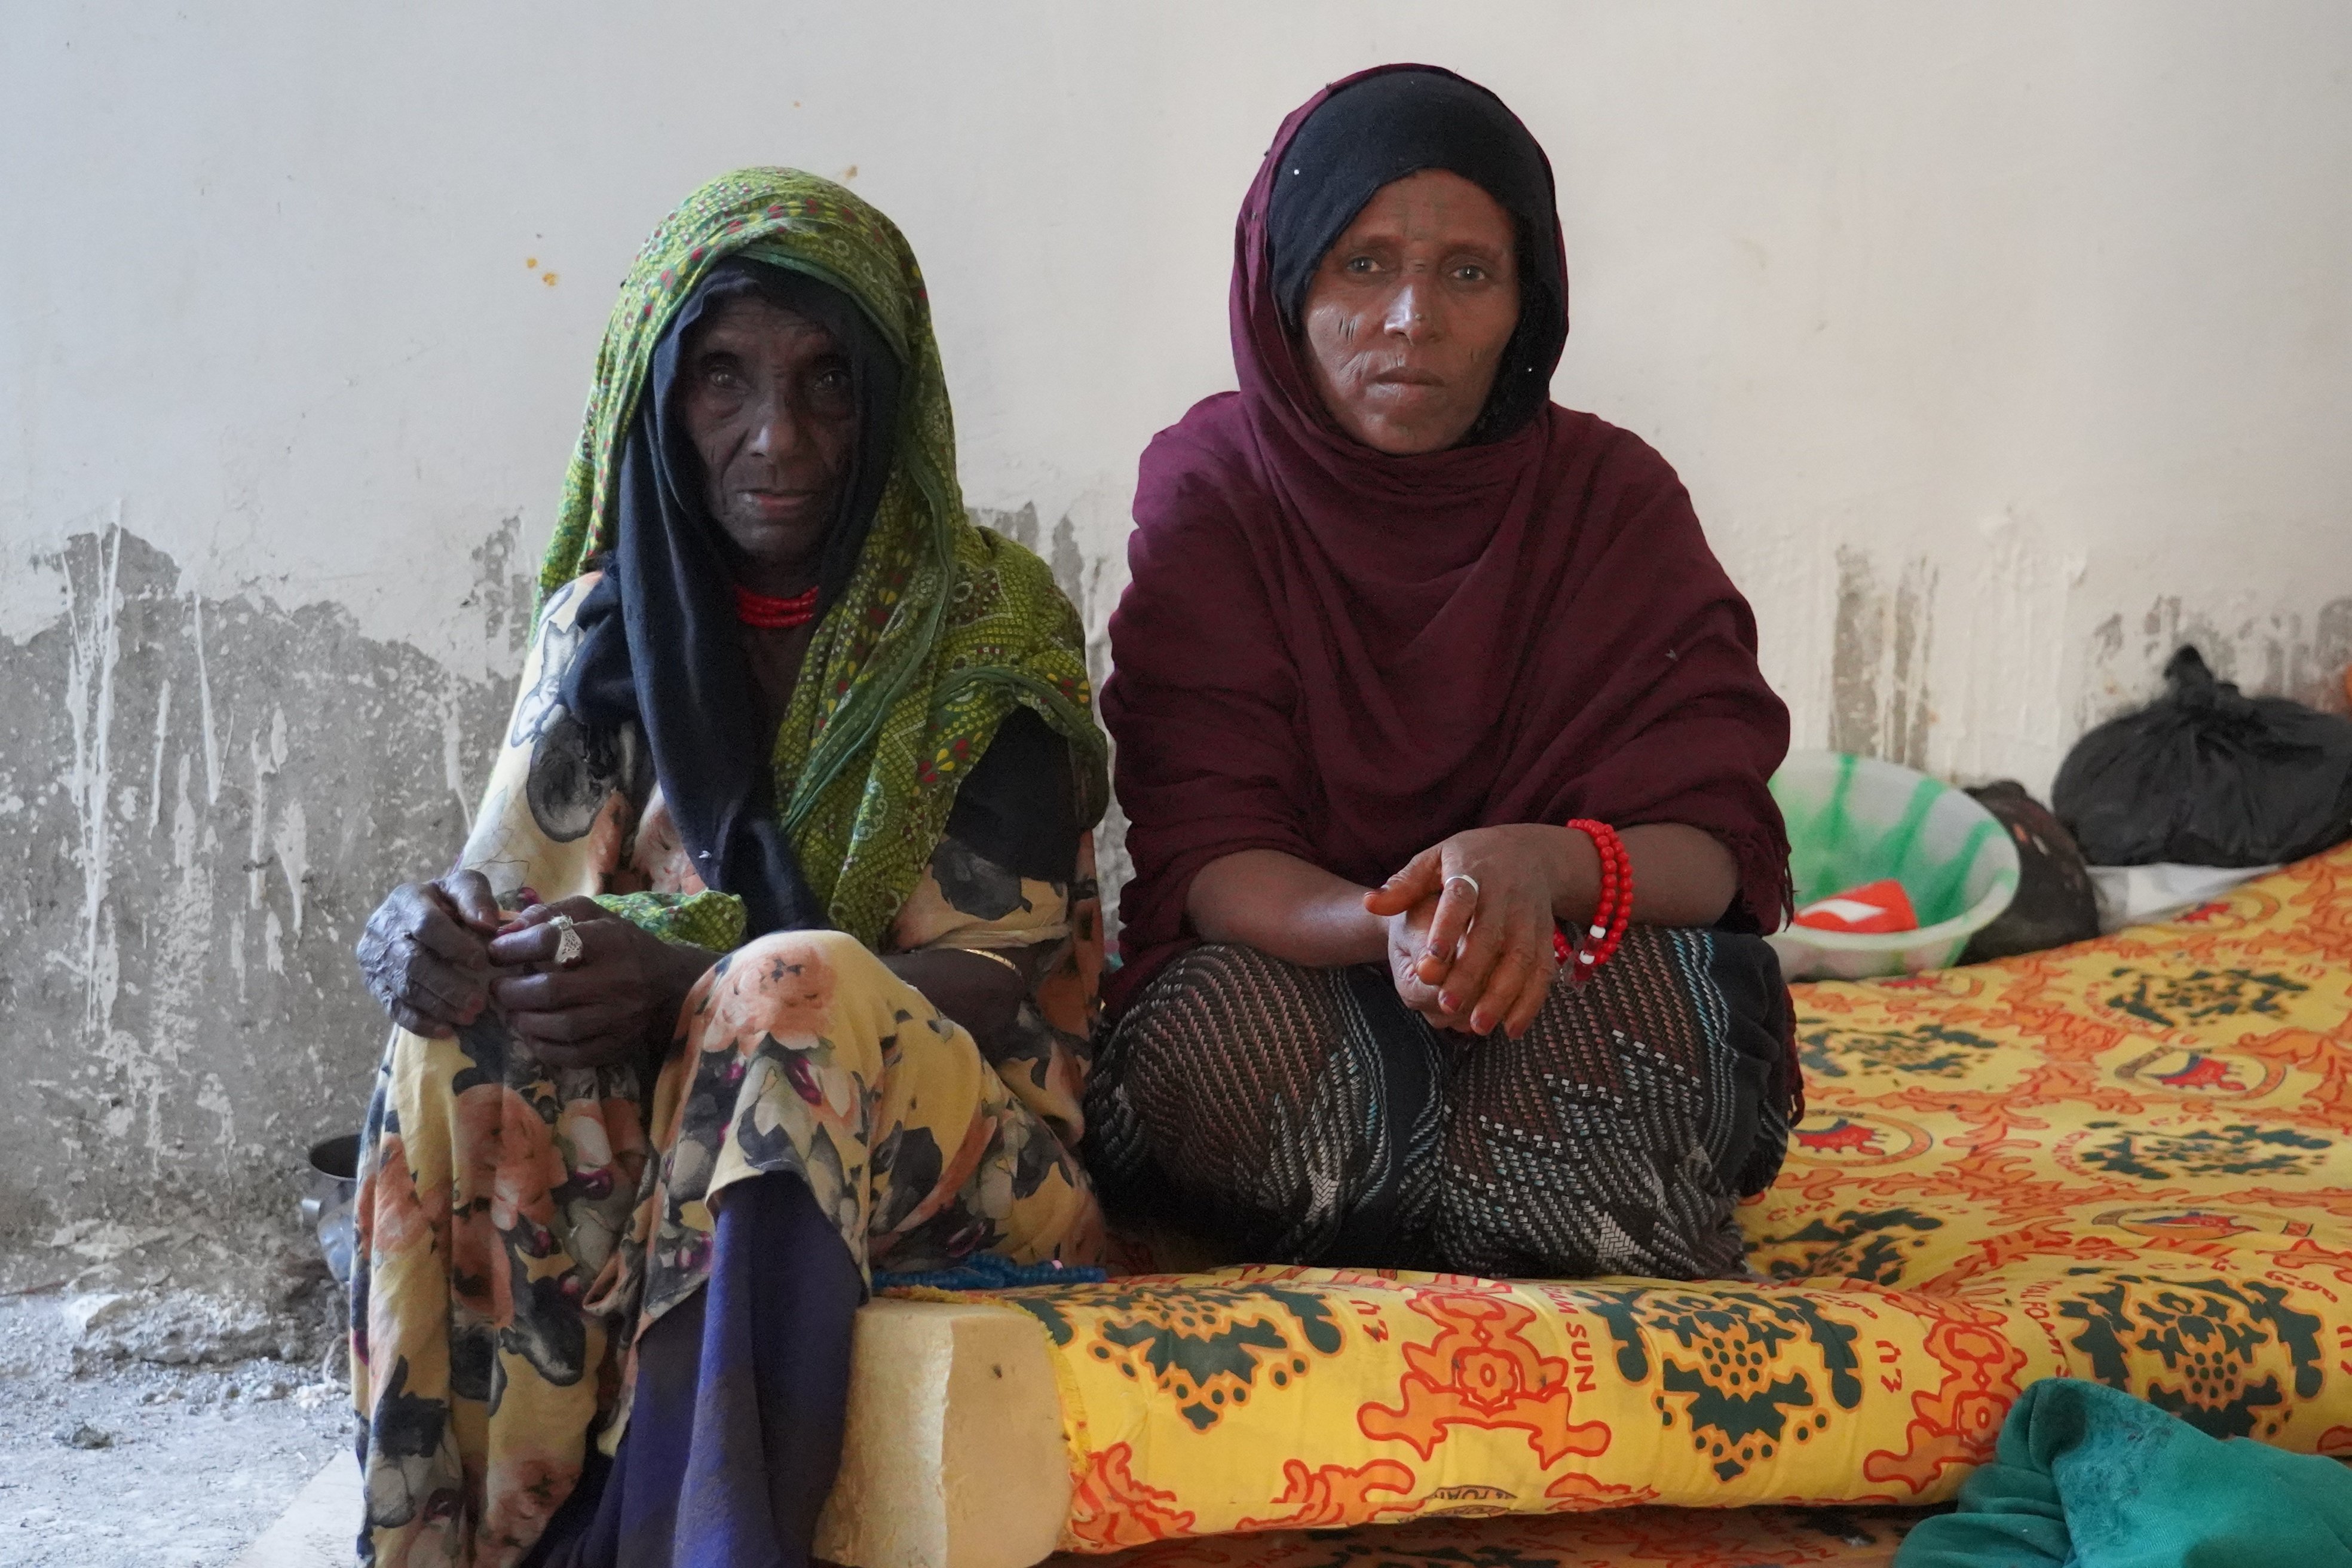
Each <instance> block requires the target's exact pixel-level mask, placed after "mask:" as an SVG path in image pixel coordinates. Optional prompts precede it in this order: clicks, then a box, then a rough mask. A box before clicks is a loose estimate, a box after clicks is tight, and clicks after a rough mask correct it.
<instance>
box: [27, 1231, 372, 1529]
mask: <svg viewBox="0 0 2352 1568" xmlns="http://www.w3.org/2000/svg"><path fill="white" fill-rule="evenodd" d="M174 1234H176V1235H182V1236H184V1235H185V1232H184V1231H176V1232H175V1233H174ZM77 1244H79V1245H80V1246H81V1247H82V1250H80V1251H79V1252H77V1251H75V1250H74V1247H75V1246H76V1245H77ZM219 1245H221V1246H223V1247H226V1248H227V1249H228V1250H230V1251H232V1252H234V1253H235V1254H236V1256H235V1257H233V1258H211V1257H209V1256H208V1254H209V1252H210V1247H209V1246H198V1247H193V1248H192V1247H189V1246H187V1245H185V1244H176V1243H172V1242H169V1241H167V1240H166V1239H163V1238H152V1239H149V1240H146V1241H140V1240H138V1239H137V1236H136V1234H133V1235H131V1237H130V1239H129V1240H128V1241H127V1242H126V1240H125V1238H124V1237H123V1236H122V1235H116V1236H113V1237H109V1238H107V1239H106V1240H104V1241H101V1242H100V1244H98V1245H96V1246H92V1245H90V1238H89V1235H88V1234H84V1235H82V1236H80V1237H75V1238H73V1239H72V1240H70V1241H68V1243H66V1244H65V1245H54V1244H53V1238H50V1237H43V1238H41V1239H39V1240H37V1241H31V1242H26V1241H23V1240H21V1239H20V1241H19V1243H18V1244H17V1245H16V1246H14V1247H5V1248H0V1563H5V1564H7V1565H8V1568H117V1565H121V1568H130V1565H131V1564H137V1565H139V1568H225V1565H226V1564H228V1563H231V1562H233V1561H235V1560H236V1558H237V1556H238V1554H239V1553H240V1552H243V1551H244V1550H245V1549H246V1548H247V1546H248V1545H250V1544H251V1543H252V1542H254V1540H255V1538H256V1537H257V1536H259V1535H260V1534H261V1533H262V1531H264V1530H265V1529H266V1528H268V1526H269V1525H270V1522H271V1521H273V1520H276V1519H277V1518H278V1516H279V1515H280V1514H281V1513H283V1512H284V1511H285V1510H286V1509H287V1507H288V1505H289V1503H290V1502H292V1501H293V1500H294V1499H295V1497H296V1495H297V1494H298V1493H299V1492H300V1491H301V1489H302V1488H303V1487H304V1485H305V1484H306V1483H308V1482H309V1481H310V1479H312V1478H313V1477H315V1476H317V1475H318V1474H319V1473H320V1469H321V1468H322V1467H324V1466H325V1465H326V1464H327V1462H328V1460H329V1459H331V1458H335V1457H336V1456H337V1455H338V1454H339V1453H341V1454H347V1453H348V1452H349V1449H350V1431H351V1416H350V1414H349V1408H348V1405H347V1399H346V1394H345V1392H344V1387H343V1384H342V1382H341V1368H340V1365H334V1366H328V1365H324V1364H322V1363H324V1362H325V1361H326V1360H327V1344H326V1343H322V1339H323V1340H324V1341H326V1342H331V1340H332V1339H333V1338H334V1335H333V1332H332V1326H331V1324H332V1295H331V1294H321V1293H320V1292H319V1291H318V1290H317V1289H316V1287H317V1286H318V1285H319V1284H320V1282H321V1281H323V1282H324V1283H325V1286H326V1291H327V1292H328V1293H331V1292H332V1291H333V1287H332V1282H331V1281H325V1280H324V1270H323V1268H320V1269H318V1270H317V1271H316V1278H315V1279H314V1278H311V1277H310V1264H309V1261H308V1260H307V1259H305V1258H302V1257H301V1256H300V1255H299V1252H294V1253H273V1252H272V1249H271V1247H270V1246H269V1245H268V1242H267V1241H266V1240H265V1241H264V1242H262V1243H260V1244H259V1245H256V1244H255V1243H254V1242H253V1239H252V1238H240V1239H239V1240H237V1241H236V1242H223V1243H220V1244H219ZM93 1253H102V1254H105V1255H106V1256H103V1257H98V1258H93V1256H92V1254H93ZM198 1286H209V1287H212V1289H209V1290H206V1289H196V1287H198ZM93 1310H96V1311H97V1315H98V1321H85V1320H86V1319H88V1318H89V1314H90V1313H91V1312H92V1311H93ZM257 1352H258V1353H257ZM150 1356H164V1357H171V1358H173V1360H170V1361H159V1360H153V1359H146V1358H147V1357H150ZM351 1518H352V1519H353V1520H355V1519H356V1512H355V1511H353V1512H352V1515H351ZM342 1528H343V1530H344V1531H345V1534H346V1539H347V1540H348V1537H349V1533H350V1531H351V1530H352V1528H353V1526H352V1524H351V1523H350V1522H348V1521H347V1522H346V1524H345V1525H344V1526H343V1527H342ZM344 1560H346V1559H345V1558H321V1559H316V1560H315V1561H319V1562H338V1561H344Z"/></svg>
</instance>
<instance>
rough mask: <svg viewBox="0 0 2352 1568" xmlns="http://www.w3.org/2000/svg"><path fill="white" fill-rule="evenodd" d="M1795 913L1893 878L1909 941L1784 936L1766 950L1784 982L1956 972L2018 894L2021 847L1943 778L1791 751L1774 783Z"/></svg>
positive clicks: (1897, 934)
mask: <svg viewBox="0 0 2352 1568" xmlns="http://www.w3.org/2000/svg"><path fill="white" fill-rule="evenodd" d="M1772 798H1773V799H1774V800H1776V801H1778V802H1780V815H1781V816H1784V817H1786V818H1787V819H1788V824H1789V873H1790V878H1791V879H1793V880H1794V881H1795V883H1796V887H1797V903H1798V906H1799V907H1800V908H1802V907H1803V906H1804V905H1806V904H1810V903H1811V902H1813V901H1814V900H1817V899H1826V898H1828V897H1829V896H1830V895H1831V894H1832V893H1842V892H1843V891H1845V890H1846V889H1849V888H1858V887H1860V886H1862V885H1863V884H1864V883H1865V882H1875V881H1877V880H1879V879H1881V878H1885V877H1892V878H1894V879H1895V880H1896V881H1898V882H1900V883H1902V884H1903V890H1904V892H1906V894H1908V895H1910V899H1911V907H1912V909H1913V910H1914V911H1916V913H1917V915H1918V917H1919V929H1918V930H1916V931H1881V932H1874V933H1849V932H1844V931H1813V930H1811V929H1809V928H1804V927H1799V926H1790V927H1789V928H1788V929H1786V930H1784V931H1780V932H1779V933H1778V934H1777V935H1774V936H1772V937H1770V938H1769V939H1768V940H1769V941H1770V942H1771V943H1772V946H1773V948H1774V950H1775V951H1777V952H1779V953H1780V973H1782V974H1784V975H1786V976H1787V977H1788V978H1790V980H1867V979H1871V978H1873V977H1874V976H1877V975H1885V974H1916V973H1920V972H1922V971H1924V970H1929V969H1945V968H1948V967H1950V966H1951V965H1952V964H1953V963H1956V962H1957V961H1958V958H1959V956H1960V952H1961V950H1962V949H1964V948H1966V947H1967V946H1968V945H1969V938H1970V937H1971V936H1974V935H1975V934H1976V933H1977V932H1978V931H1980V930H1982V929H1983V928H1984V927H1985V926H1987V925H1989V924H1990V923H1991V921H1993V920H1994V918H1995V917H1997V916H1998V915H1999V914H2000V912H2001V910H2005V909H2007V908H2009V901H2010V900H2011V899H2013V898H2015V897H2016V896H2017V873H2018V866H2017V846H2016V844H2015V843H2014V842H2012V841H2011V838H2010V837H2009V835H2008V834H2007V833H2006V832H2004V831H2002V829H2001V826H2000V823H1999V822H1997V821H1995V820H1994V819H1993V816H1992V813H1990V812H1989V811H1987V810H1986V809H1985V808H1984V807H1983V806H1981V805H1978V804H1977V803H1976V802H1975V801H1974V800H1972V799H1970V798H1969V795H1967V794H1966V793H1965V792H1963V791H1960V790H1957V789H1954V788H1953V787H1952V786H1951V785H1949V784H1945V783H1943V782H1942V781H1941V780H1939V779H1932V778H1929V777H1928V776H1927V774H1925V773H1915V772H1914V771H1912V770H1911V769H1909V768H1906V767H1904V766H1902V765H1901V764H1899V763H1885V762H1880V761H1879V760H1878V759H1876V758H1874V757H1857V756H1854V755H1853V754H1852V753H1850V752H1790V753H1789V759H1788V761H1787V762H1785V763H1781V764H1780V772H1779V773H1774V774H1773V775H1772Z"/></svg>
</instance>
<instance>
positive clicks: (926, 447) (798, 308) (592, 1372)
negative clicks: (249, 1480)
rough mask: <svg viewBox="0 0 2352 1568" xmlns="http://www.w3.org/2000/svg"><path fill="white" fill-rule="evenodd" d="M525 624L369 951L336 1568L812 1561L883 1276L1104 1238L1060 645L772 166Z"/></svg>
mask: <svg viewBox="0 0 2352 1568" xmlns="http://www.w3.org/2000/svg"><path fill="white" fill-rule="evenodd" d="M1104 763H1105V757H1104V743H1103V741H1102V739H1101V736H1100V733H1099V731H1097V728H1096V725H1095V722H1094V716H1093V713H1092V710H1091V708H1090V698H1089V693H1088V689H1087V678H1086V666H1085V659H1084V656H1083V653H1082V645H1081V635H1080V630H1079V626H1078V624H1077V618H1076V616H1075V614H1074V613H1073V612H1072V611H1071V608H1070V606H1069V605H1068V603H1067V601H1066V600H1065V599H1064V598H1063V597H1062V596H1061V595H1060V594H1059V593H1058V592H1057V591H1056V589H1055V586H1054V584H1053V581H1052V579H1051V577H1050V576H1049V575H1048V574H1047V573H1046V572H1045V568H1044V567H1043V566H1042V565H1041V564H1040V563H1038V562H1037V560H1036V559H1035V558H1034V556H1032V555H1030V554H1028V553H1026V552H1024V551H1022V550H1021V549H1020V548H1019V547H1018V546H1016V545H1013V544H1012V543H1010V542H1006V541H1004V540H1002V539H999V538H997V537H995V536H993V535H991V534H988V533H984V532H982V531H980V530H978V529H976V528H974V527H973V526H972V525H971V523H970V522H969V521H967V520H966V518H965V516H964V512H963V508H962V503H961V497H960V495H959V492H958V489H957V485H956V476H955V456H954V445H953V433H952V430H951V427H950V419H949V413H948V398H947V390H946V385H945V383H944V380H943V377H942V375H941V372H940V359H939V352H938V349H937V347H936V345H935V344H934V342H933V341H932V335H931V326H930V318H929V306H928V302H927V300H926V297H925V294H924V290H923V283H922V277H921V273H920V271H919V269H918V268H917V267H916V264H915V258H914V256H913V254H912V253H911V252H910V251H909V249H908V246H907V243H906V241H905V239H904V238H903V237H901V236H900V235H899V233H898V230H897V228H895V227H894V226H892V225H891V223H890V222H889V220H888V219H887V218H885V217H884V216H882V215H881V214H879V213H877V212H876V211H875V210H874V209H873V208H872V207H870V206H868V205H866V204H865V203H864V202H862V201H860V200H859V199H858V198H857V197H856V196H854V195H850V194H849V193H848V192H847V191H845V190H844V189H842V188H841V187H839V186H837V185H835V184H831V183H829V182H827V181H824V180H821V179H817V178H814V177H813V176H811V175H807V174H798V173H794V172H793V171H789V170H778V169H766V170H745V171H742V172H740V173H737V174H730V175H728V176H726V177H724V178H722V179H720V180H718V181H715V182H713V183H712V184H709V185H708V186H706V187H704V188H703V189H702V190H700V191H698V192H697V193H696V194H695V195H693V196H692V197H691V198H689V199H688V202H687V203H686V205H684V206H682V207H680V208H679V209H678V210H677V212H676V213H674V214H672V215H671V216H669V217H668V218H667V219H666V220H665V221H664V222H663V223H662V225H661V226H659V227H658V228H656V230H655V231H654V233H653V237H651V238H650V239H649V240H648V241H647V242H646V247H645V249H644V251H643V252H642V253H641V254H640V255H639V257H638V258H637V263H636V266H635V268H634V269H633V270H632V272H631V273H630V276H629V279H628V281H627V282H626V283H625V285H624V287H623V289H622V293H621V299H620V302H619V304H618V305H617V306H616V307H615V309H614V313H613V317H612V321H611V322H610V324H609V325H608V326H607V327H606V329H605V333H604V346H603V349H602V350H601V352H600V353H599V354H598V357H597V379H596V385H595V391H594V394H593V397H592V398H591V400H590V403H589V407H588V416H587V424H586V430H585V432H584V434H583V437H582V440H581V445H580V448H579V450H578V453H577V455H576V456H575V457H574V458H573V460H572V468H571V473H570V476H569V479H568V482H567V484H566V487H565V493H564V501H563V509H562V515H561V517H560V518H559V520H558V521H557V525H556V530H555V536H554V541H553V542H552V543H551V545H550V547H549V550H548V554H547V561H546V566H545V569H544V571H543V572H542V573H541V607H540V615H539V626H538V631H537V636H536V638H535V640H534V643H533V646H532V648H531V651H530V657H529V658H528V660H527V662H526V665H525V668H524V672H523V678H522V689H521V694H520V698H519V699H518V700H517V702H516V704H515V709H514V714H513V717H512V719H511V721H509V724H508V726H507V730H506V733H505V738H504V747H503V750H502V752H501V754H500V755H499V759H498V762H497V763H496V765H495V767H494V768H493V771H492V773H491V778H490V783H489V788H488V798H487V801H486V803H485V804H484V805H483V807H482V810H481V812H480V814H479V815H478V817H477V819H476V822H475V826H474V829H473V832H472V834H471V836H470V837H468V839H467V844H466V847H465V850H464V852H463V854H462V855H461V856H460V858H459V859H458V862H457V869H456V870H454V871H453V872H452V873H451V874H449V875H448V876H446V877H444V878H442V879H439V880H438V881H436V882H433V883H428V884H422V885H417V886H411V887H404V888H401V889H395V890H394V892H393V893H392V895H391V896H390V897H389V898H387V899H386V900H385V901H384V903H383V907H382V908H381V909H380V910H377V912H376V914H375V916H374V918H373V920H372V921H371V922H370V924H369V927H368V931H367V933H366V935H365V936H364V937H363V938H362V941H361V944H360V958H361V963H362V969H363V970H364V971H365V973H366V974H367V976H368V979H369V983H370V985H371V987H372V989H373V991H374V993H375V994H376V995H377V996H378V997H379V998H380V999H381V1000H382V1001H383V1005H384V1006H385V1008H386V1010H387V1012H388V1013H389V1014H390V1015H391V1016H392V1018H393V1021H394V1024H395V1025H397V1026H398V1030H397V1032H396V1033H395V1034H394V1037H393V1042H392V1045H391V1047H390V1049H389V1050H388V1051H387V1053H386V1055H385V1058H384V1062H383V1069H382V1071H381V1073H380V1075H379V1078H378V1082H377V1088H376V1092H375V1098H374V1101H373V1106H372V1108H371V1110H370V1112H369V1116H368V1121H367V1132H366V1139H365V1144H364V1150H363V1153H362V1163H361V1191H360V1197H359V1206H358V1214H359V1225H360V1245H359V1247H358V1259H357V1262H356V1265H355V1279H354V1281H353V1290H352V1349H353V1356H352V1383H353V1389H354V1394H355V1397H356V1401H357V1404H358V1406H359V1409H360V1412H361V1414H362V1417H363V1423H364V1424H363V1428H362V1436H361V1439H360V1445H361V1457H362V1465H363V1468H364V1471H365V1480H366V1492H367V1518H366V1521H365V1526H364V1528H363V1530H362V1532H361V1542H362V1556H363V1557H365V1558H366V1559H367V1560H368V1561H371V1562H373V1563H379V1564H384V1565H386V1568H391V1565H398V1564H408V1563H426V1562H430V1563H482V1564H499V1565H503V1564H507V1563H516V1562H519V1561H523V1560H525V1559H526V1558H528V1560H530V1561H531V1562H533V1563H565V1564H582V1565H584V1564H591V1563H619V1562H623V1561H626V1562H628V1563H667V1562H673V1561H675V1562H678V1563H687V1562H693V1563H701V1562H706V1561H708V1562H721V1561H724V1562H742V1563H804V1562H805V1561H806V1560H807V1558H808V1553H809V1550H810V1544H811V1540H812V1537H813V1534H814V1526H815V1519H816V1513H817V1510H818V1508H819V1507H820V1505H821V1504H822V1503H823V1501H824V1496H825V1493H826V1491H827V1489H828V1488H829V1486H830V1483H831V1479H832V1476H833V1472H834V1469H835V1466H836V1464H837V1462H838V1458H839V1446H840V1436H841V1425H842V1416H843V1405H844V1402H845V1396H846V1378H847V1361H848V1346H849V1329H850V1317H851V1314H852V1313H853V1312H854V1311H855V1310H856V1307H857V1305H858V1304H859V1302H860V1301H861V1300H863V1299H864V1295H865V1291H866V1285H867V1281H868V1279H869V1277H870V1271H871V1270H873V1269H877V1268H887V1269H890V1270H894V1271H899V1272H908V1271H919V1270H929V1269H936V1268H948V1267H954V1266H957V1265H959V1264H961V1263H963V1262H964V1261H965V1260H967V1259H971V1258H976V1257H981V1256H983V1255H986V1256H989V1257H991V1258H993V1259H995V1260H997V1262H996V1267H997V1268H999V1269H1000V1270H1003V1271H1011V1270H1017V1269H1020V1268H1034V1269H1039V1270H1047V1271H1050V1270H1052V1269H1054V1268H1058V1267H1061V1266H1062V1265H1063V1264H1064V1263H1076V1264H1084V1263H1087V1262H1088V1261H1090V1260H1091V1259H1092V1258H1094V1256H1095V1255H1096V1253H1097V1249H1098V1247H1099V1237H1100V1224H1099V1219H1098V1215H1097V1209H1096V1207H1095V1203H1094V1198H1093V1194H1092V1193H1091V1190H1090V1189H1089V1188H1088V1186H1087V1181H1086V1178H1085V1176H1084V1174H1083V1173H1082V1172H1081V1171H1080V1170H1079V1168H1078V1166H1077V1163H1076V1161H1075V1159H1074V1158H1073V1157H1072V1155H1071V1153H1070V1150H1071V1148H1072V1147H1073V1146H1074V1145H1075V1144H1076V1141H1077V1138H1078V1136H1079V1132H1080V1114H1079V1110H1078V1101H1079V1096H1080V1092H1081V1090H1082V1088H1083V1078H1084V1071H1085V1039H1086V1037H1087V1031H1088V1028H1089V1026H1090V1024H1091V1021H1092V1016H1093V1010H1094V992H1095V981H1096V978H1097V973H1099V968H1100V933H1099V931H1098V929H1097V923H1096V909H1095V902H1094V882H1093V867H1092V850H1091V846H1090V843H1089V840H1088V830H1089V828H1090V827H1091V825H1092V824H1093V823H1094V822H1095V821H1096V819H1097V817H1098V816H1100V814H1101V811H1102V808H1103V805H1104V803H1105V800H1106V797H1107V787H1106V778H1105V770H1104Z"/></svg>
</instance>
